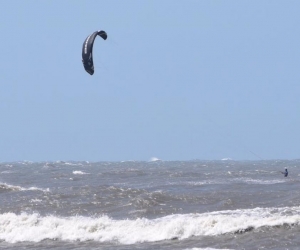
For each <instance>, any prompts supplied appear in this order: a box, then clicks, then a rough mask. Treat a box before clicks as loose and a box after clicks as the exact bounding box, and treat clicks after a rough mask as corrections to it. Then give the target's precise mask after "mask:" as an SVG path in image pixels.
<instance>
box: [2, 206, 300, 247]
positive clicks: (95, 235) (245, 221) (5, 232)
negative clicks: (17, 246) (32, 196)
mask: <svg viewBox="0 0 300 250" xmlns="http://www.w3.org/2000/svg"><path fill="white" fill-rule="evenodd" d="M299 212H300V207H292V208H255V209H245V210H227V211H220V212H212V213H203V214H176V215H169V216H165V217H161V218H158V219H153V220H150V219H146V218H140V219H135V220H128V219H127V220H114V219H111V218H109V217H107V216H102V217H96V218H92V217H82V216H73V217H57V216H45V217H43V216H40V215H39V214H27V213H22V214H19V215H17V214H15V213H5V214H0V240H2V241H6V242H10V243H16V242H24V241H29V242H40V241H42V240H46V239H50V240H61V241H99V242H114V243H118V244H135V243H140V242H155V241H163V240H171V239H178V240H182V239H186V238H190V237H193V236H205V235H207V236H214V235H221V234H227V233H243V232H247V231H251V230H255V229H258V228H262V227H280V226H283V225H284V226H286V225H299V222H300V215H299V214H300V213H299Z"/></svg>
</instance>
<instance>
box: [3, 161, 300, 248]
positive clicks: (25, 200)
mask: <svg viewBox="0 0 300 250" xmlns="http://www.w3.org/2000/svg"><path fill="white" fill-rule="evenodd" d="M299 166H300V160H294V161H255V162H254V161H246V162H236V161H185V162H180V161H177V162H164V161H154V162H134V161H130V162H93V163H89V162H62V161H59V162H38V163H34V162H13V163H0V248H1V249H6V248H7V249H52V248H55V249H136V248H138V249H189V250H191V249H193V250H198V249H299V245H300V172H299V171H298V169H299ZM284 167H288V170H289V176H288V177H287V178H285V177H283V175H282V174H281V173H280V171H283V170H284Z"/></svg>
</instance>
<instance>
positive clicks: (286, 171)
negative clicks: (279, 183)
mask: <svg viewBox="0 0 300 250" xmlns="http://www.w3.org/2000/svg"><path fill="white" fill-rule="evenodd" d="M281 173H282V174H283V175H284V177H287V176H288V174H289V172H288V170H287V168H285V169H284V172H281Z"/></svg>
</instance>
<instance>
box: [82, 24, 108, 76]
mask: <svg viewBox="0 0 300 250" xmlns="http://www.w3.org/2000/svg"><path fill="white" fill-rule="evenodd" d="M97 35H98V36H101V37H102V38H103V39H104V40H106V39H107V34H106V32H105V31H103V30H100V31H96V32H94V33H93V34H91V35H89V36H88V37H87V38H86V39H85V40H84V43H83V45H82V63H83V66H84V69H85V70H86V72H88V73H89V74H90V75H93V74H94V62H93V45H94V41H95V38H96V36H97Z"/></svg>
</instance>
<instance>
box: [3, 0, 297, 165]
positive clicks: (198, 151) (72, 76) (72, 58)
mask: <svg viewBox="0 0 300 250" xmlns="http://www.w3.org/2000/svg"><path fill="white" fill-rule="evenodd" d="M299 13H300V1H297V0H295V1H288V0H287V1H285V0H281V1H277V0H269V1H266V0H257V1H255V0H251V1H247V0H243V1H240V0H236V1H227V0H226V1H225V0H223V1H213V0H206V1H204V0H202V1H201V0H197V1H191V0H182V1H178V0H172V1H168V0H163V1H161V0H151V1H150V0H145V1H139V0H135V1H130V0H126V1H114V0H107V1H99V0H95V1H75V0H69V1H68V0H63V1H61V0H53V1H50V0H49V1H39V0H36V1H31V0H26V1H23V0H20V1H16V0H10V1H2V2H1V9H0V32H1V42H0V45H1V59H2V60H1V61H0V69H1V75H0V84H1V91H0V98H1V102H0V114H1V120H0V121H1V122H0V161H17V160H31V161H47V160H89V161H121V160H146V161H147V160H149V159H150V158H151V157H157V158H160V159H163V160H193V159H203V160H218V159H222V158H228V157H229V158H232V159H235V160H259V158H262V159H295V158H300V151H299V149H300V70H299V67H300V50H299V48H300V47H299V46H300V25H299V24H300V15H299ZM96 30H105V31H106V32H107V34H108V39H107V40H106V41H104V40H102V39H101V38H100V37H98V38H96V40H95V44H94V63H95V74H94V75H93V76H90V75H89V74H88V73H86V72H85V70H84V68H83V65H82V62H81V49H82V44H83V41H84V40H85V38H86V37H87V36H88V35H90V34H91V33H93V32H94V31H96Z"/></svg>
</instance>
